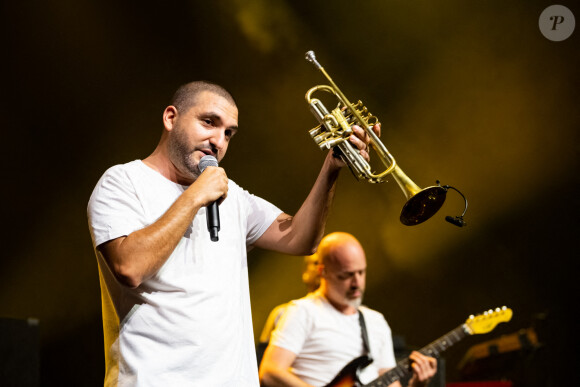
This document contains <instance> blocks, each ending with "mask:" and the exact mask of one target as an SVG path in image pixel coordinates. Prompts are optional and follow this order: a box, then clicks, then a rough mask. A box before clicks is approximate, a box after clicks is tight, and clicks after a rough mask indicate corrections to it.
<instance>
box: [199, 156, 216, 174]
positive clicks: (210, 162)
mask: <svg viewBox="0 0 580 387" xmlns="http://www.w3.org/2000/svg"><path fill="white" fill-rule="evenodd" d="M217 166H218V162H217V159H216V158H215V157H213V156H211V155H206V156H203V157H202V158H201V160H199V171H200V172H203V171H205V169H206V168H207V167H217Z"/></svg>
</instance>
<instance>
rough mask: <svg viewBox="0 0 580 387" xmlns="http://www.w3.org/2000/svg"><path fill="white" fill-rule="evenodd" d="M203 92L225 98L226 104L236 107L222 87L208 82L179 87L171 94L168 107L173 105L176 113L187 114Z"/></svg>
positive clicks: (190, 83) (195, 82) (230, 96)
mask: <svg viewBox="0 0 580 387" xmlns="http://www.w3.org/2000/svg"><path fill="white" fill-rule="evenodd" d="M204 91H209V92H211V93H214V94H217V95H219V96H220V97H222V98H225V99H226V100H227V101H228V102H230V103H231V104H233V105H234V106H236V101H235V100H234V97H232V95H231V94H230V93H229V92H228V91H227V90H226V89H224V88H223V87H222V86H220V85H218V84H217V83H213V82H210V81H194V82H189V83H186V84H185V85H181V86H180V87H179V88H178V89H177V91H176V92H175V94H173V98H171V102H170V105H173V106H175V107H176V108H177V111H178V112H182V113H185V112H187V111H188V110H189V109H190V108H191V107H192V106H193V105H195V102H196V99H197V96H198V95H199V94H201V93H202V92H204Z"/></svg>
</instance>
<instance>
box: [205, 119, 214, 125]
mask: <svg viewBox="0 0 580 387" xmlns="http://www.w3.org/2000/svg"><path fill="white" fill-rule="evenodd" d="M203 122H205V123H206V124H208V125H211V124H212V120H211V119H209V118H204V120H203Z"/></svg>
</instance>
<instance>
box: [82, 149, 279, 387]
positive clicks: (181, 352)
mask: <svg viewBox="0 0 580 387" xmlns="http://www.w3.org/2000/svg"><path fill="white" fill-rule="evenodd" d="M185 189H187V187H186V186H182V185H179V184H176V183H173V182H171V181H170V180H168V179H166V178H165V177H163V176H162V175H161V174H159V173H157V172H156V171H154V170H153V169H151V168H149V167H148V166H147V165H145V164H144V163H143V162H142V161H140V160H136V161H133V162H130V163H127V164H124V165H117V166H115V167H112V168H110V169H109V170H107V172H105V174H104V175H103V177H101V179H100V180H99V182H98V184H97V186H96V187H95V189H94V191H93V194H92V196H91V199H90V201H89V206H88V216H89V226H90V231H91V236H92V238H93V244H94V246H95V251H96V255H97V261H98V264H99V274H100V281H101V294H102V307H103V325H104V334H105V358H106V376H105V386H117V385H119V386H155V387H158V386H180V387H181V386H232V387H233V386H236V387H239V386H258V384H259V382H258V374H257V364H256V356H255V346H254V337H253V328H252V317H251V310H250V295H249V286H248V267H247V256H246V253H247V249H248V248H249V247H251V245H252V244H253V243H254V242H255V241H256V240H257V239H258V238H259V237H260V236H261V235H262V234H263V232H264V231H265V230H266V229H267V228H268V227H269V226H270V225H271V224H272V222H273V221H274V220H275V219H276V218H277V216H278V215H279V214H280V213H281V211H280V210H279V209H278V208H276V207H275V206H273V205H272V204H270V203H268V202H266V201H265V200H263V199H261V198H259V197H256V196H254V195H251V194H250V193H248V192H247V191H245V190H243V189H242V188H240V187H239V186H238V185H237V184H235V183H234V182H233V181H231V180H230V181H229V183H228V195H227V198H226V199H225V200H224V201H223V202H222V203H221V205H220V206H219V212H220V223H221V229H220V231H219V241H217V242H212V241H211V240H210V236H209V233H208V231H207V223H206V210H205V208H202V209H200V210H199V211H198V213H197V215H196V216H195V218H194V220H193V222H192V224H191V225H190V227H189V228H188V229H187V231H186V232H185V234H184V235H183V236H182V238H181V240H180V241H179V243H178V245H177V247H176V248H175V250H174V251H173V253H172V254H171V256H170V257H169V259H168V260H167V261H166V262H165V264H164V265H163V266H162V268H161V269H160V270H159V271H158V272H157V273H156V274H155V275H154V276H153V277H152V278H150V279H148V280H146V281H145V282H143V283H142V284H141V285H140V286H139V287H137V288H135V289H131V288H128V287H126V286H123V285H121V284H120V283H119V282H118V281H117V280H116V279H115V277H114V276H113V274H112V272H111V271H110V269H109V267H108V266H107V264H106V262H105V260H104V259H103V257H102V255H101V253H100V252H99V251H98V250H97V249H96V247H97V246H99V245H100V244H102V243H104V242H107V241H109V240H112V239H115V238H118V237H121V236H126V235H129V234H130V233H132V232H133V231H136V230H139V229H142V228H144V227H146V226H148V225H150V224H152V223H154V222H155V221H156V220H157V219H158V218H159V217H160V216H161V215H163V214H164V213H165V212H166V211H167V209H168V208H169V207H170V206H171V205H172V204H173V202H174V201H175V200H176V199H177V198H178V197H179V196H180V195H181V194H182V193H183V191H184V190H185Z"/></svg>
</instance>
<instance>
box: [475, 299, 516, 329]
mask: <svg viewBox="0 0 580 387" xmlns="http://www.w3.org/2000/svg"><path fill="white" fill-rule="evenodd" d="M512 315H513V312H512V310H511V309H510V308H506V307H505V306H504V307H501V308H496V309H495V310H491V309H490V310H488V311H487V312H484V313H482V314H480V315H477V316H469V318H468V319H467V321H465V327H466V328H467V330H468V331H469V333H470V334H472V335H478V334H482V333H488V332H491V331H492V330H493V329H494V328H495V327H496V325H497V324H499V323H502V322H508V321H510V320H511V319H512Z"/></svg>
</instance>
